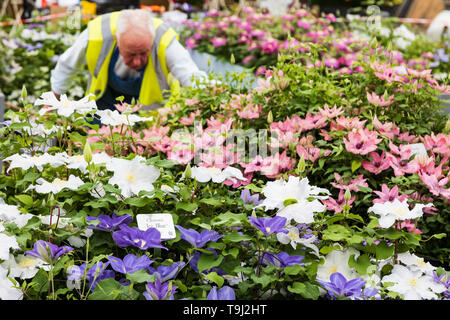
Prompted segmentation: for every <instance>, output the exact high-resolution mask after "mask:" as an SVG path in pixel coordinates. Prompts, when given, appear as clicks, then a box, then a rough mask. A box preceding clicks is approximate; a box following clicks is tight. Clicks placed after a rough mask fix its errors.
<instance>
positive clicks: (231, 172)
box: [191, 167, 247, 183]
mask: <svg viewBox="0 0 450 320" xmlns="http://www.w3.org/2000/svg"><path fill="white" fill-rule="evenodd" d="M191 176H192V178H194V179H195V180H197V181H198V182H203V183H205V182H208V181H212V182H215V183H222V182H224V181H225V180H231V181H232V182H233V183H236V182H237V180H241V181H245V180H247V179H246V178H244V176H243V174H242V171H241V170H239V169H237V168H234V167H226V168H225V169H223V170H222V169H220V168H215V167H209V168H207V167H192V168H191Z"/></svg>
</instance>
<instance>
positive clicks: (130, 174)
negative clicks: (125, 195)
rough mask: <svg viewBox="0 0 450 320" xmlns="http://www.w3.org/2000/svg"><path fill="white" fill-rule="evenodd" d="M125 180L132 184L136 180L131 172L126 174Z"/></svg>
mask: <svg viewBox="0 0 450 320" xmlns="http://www.w3.org/2000/svg"><path fill="white" fill-rule="evenodd" d="M125 179H126V180H127V181H128V182H130V183H131V182H134V180H136V175H135V174H134V173H133V172H128V173H127V174H126V177H125Z"/></svg>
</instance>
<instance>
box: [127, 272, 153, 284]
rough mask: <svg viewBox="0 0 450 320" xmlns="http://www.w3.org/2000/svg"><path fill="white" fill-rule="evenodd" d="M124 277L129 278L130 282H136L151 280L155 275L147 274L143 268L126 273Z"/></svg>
mask: <svg viewBox="0 0 450 320" xmlns="http://www.w3.org/2000/svg"><path fill="white" fill-rule="evenodd" d="M126 278H127V279H128V280H130V281H131V282H136V283H142V282H153V281H154V280H155V276H154V275H151V274H149V273H148V272H147V271H145V270H144V269H142V270H139V271H136V272H133V273H127V274H126Z"/></svg>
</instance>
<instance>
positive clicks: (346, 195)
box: [344, 189, 352, 201]
mask: <svg viewBox="0 0 450 320" xmlns="http://www.w3.org/2000/svg"><path fill="white" fill-rule="evenodd" d="M351 197H352V194H351V192H350V190H349V189H347V190H345V193H344V200H345V201H349V200H350V198H351Z"/></svg>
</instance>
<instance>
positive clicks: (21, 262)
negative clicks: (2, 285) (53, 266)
mask: <svg viewBox="0 0 450 320" xmlns="http://www.w3.org/2000/svg"><path fill="white" fill-rule="evenodd" d="M1 266H2V267H3V268H5V269H6V270H9V276H10V277H11V278H20V279H30V278H33V277H34V276H35V275H36V273H37V272H38V271H39V269H41V268H43V269H44V270H49V269H50V265H48V264H46V263H45V262H44V261H42V260H41V259H36V258H34V257H31V256H27V255H23V254H19V255H17V256H16V257H14V255H12V254H10V255H9V259H8V260H7V261H5V262H3V263H2V264H1Z"/></svg>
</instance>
